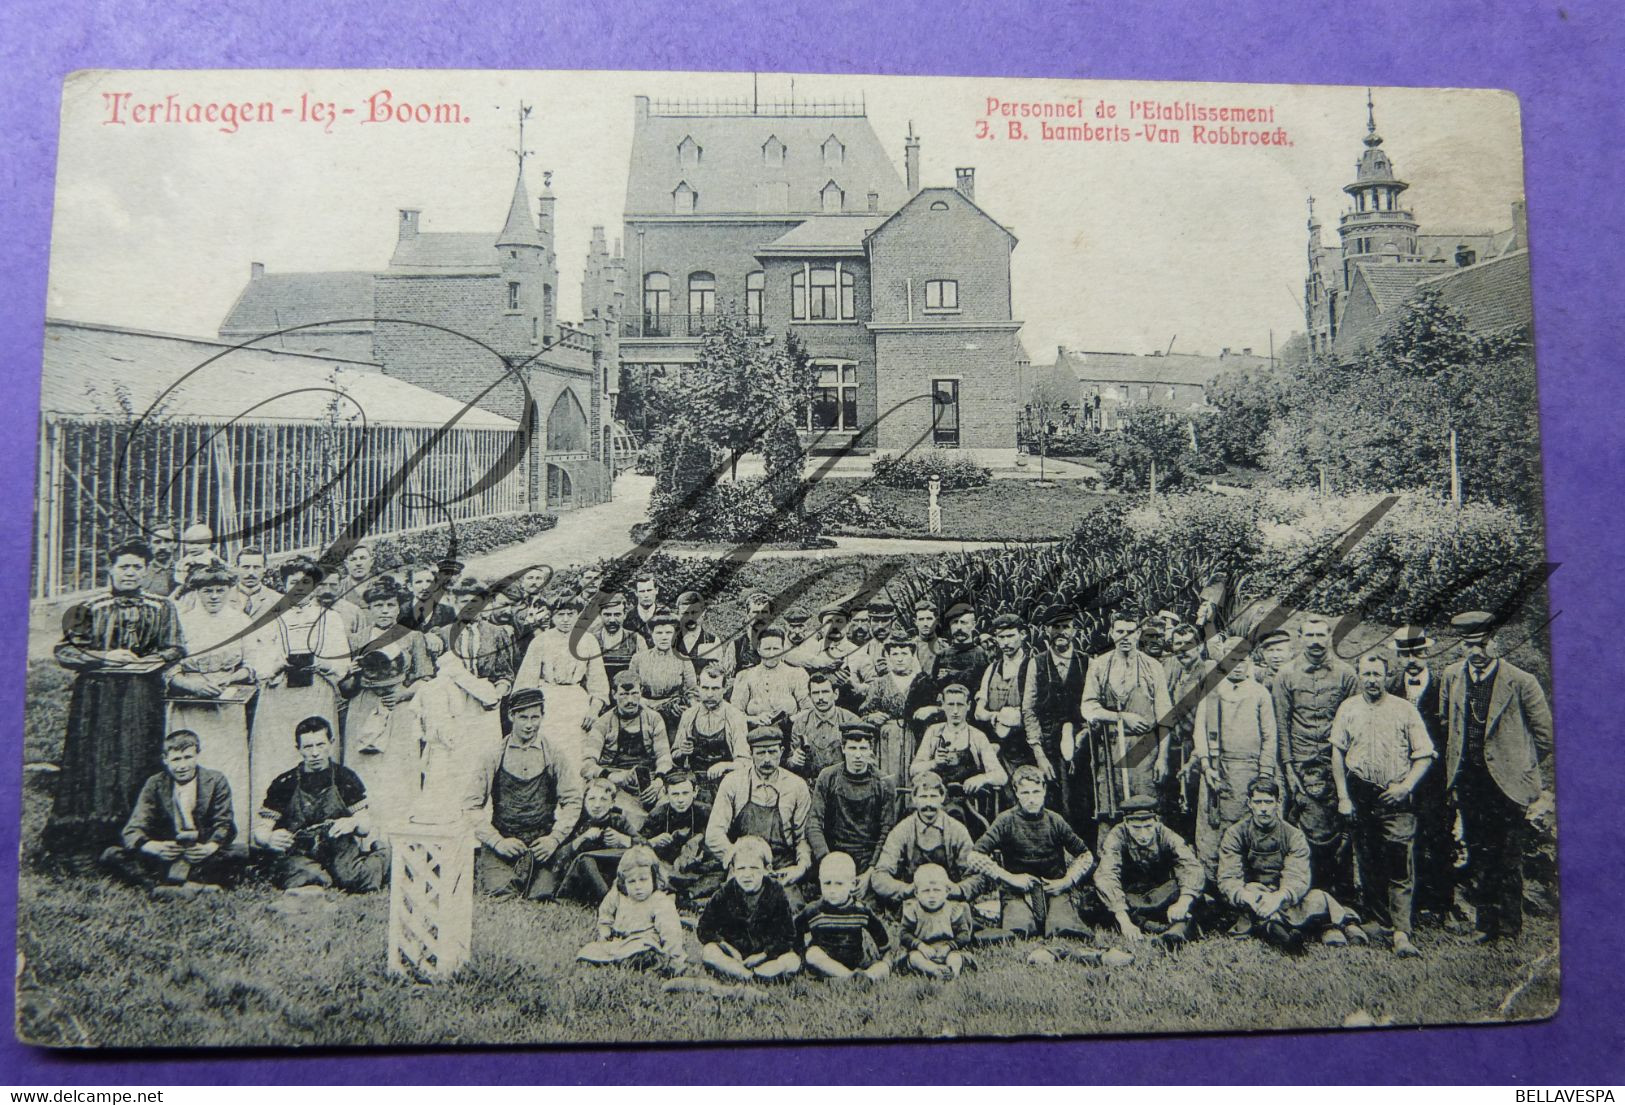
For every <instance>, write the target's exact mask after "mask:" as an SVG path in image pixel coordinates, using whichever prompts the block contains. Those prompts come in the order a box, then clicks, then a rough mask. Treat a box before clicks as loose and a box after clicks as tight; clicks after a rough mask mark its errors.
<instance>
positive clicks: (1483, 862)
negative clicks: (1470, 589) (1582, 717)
mask: <svg viewBox="0 0 1625 1105" xmlns="http://www.w3.org/2000/svg"><path fill="white" fill-rule="evenodd" d="M1450 624H1451V625H1452V626H1453V627H1454V628H1455V629H1456V631H1457V632H1459V633H1460V634H1461V645H1462V650H1463V652H1464V653H1465V656H1464V657H1463V659H1461V660H1458V661H1457V662H1456V663H1454V664H1451V665H1450V666H1449V667H1448V668H1446V669H1445V673H1444V686H1443V697H1444V702H1445V733H1446V738H1445V739H1446V747H1445V782H1446V785H1447V786H1449V787H1450V788H1451V789H1452V790H1454V791H1455V794H1456V804H1457V807H1458V808H1459V809H1460V810H1461V827H1462V835H1463V836H1465V837H1466V838H1467V860H1468V865H1469V868H1470V870H1471V872H1472V879H1473V899H1474V900H1473V905H1474V906H1475V908H1476V910H1477V913H1478V921H1477V927H1478V935H1477V936H1476V937H1475V939H1476V941H1477V942H1478V943H1489V942H1490V941H1492V940H1498V939H1515V938H1516V937H1517V936H1518V935H1519V934H1520V933H1521V932H1522V931H1523V847H1524V834H1525V831H1526V830H1525V828H1524V825H1525V819H1526V816H1527V814H1528V810H1529V807H1530V806H1531V805H1533V804H1534V802H1535V800H1536V799H1537V798H1539V797H1540V792H1541V776H1540V769H1539V762H1540V758H1541V757H1542V756H1543V755H1549V754H1550V753H1551V750H1552V711H1551V707H1550V706H1548V705H1547V703H1546V694H1545V692H1544V691H1542V690H1541V688H1540V683H1539V682H1537V681H1536V679H1535V677H1534V676H1533V675H1531V674H1529V673H1528V672H1526V671H1523V670H1522V669H1520V668H1517V667H1514V666H1513V665H1512V664H1510V663H1508V662H1507V661H1506V660H1504V659H1501V658H1500V656H1499V653H1498V650H1497V649H1496V647H1495V638H1494V632H1495V629H1496V624H1495V619H1494V616H1493V615H1491V614H1488V613H1485V612H1484V611H1482V610H1473V611H1469V612H1467V613H1465V614H1458V615H1456V616H1455V617H1454V618H1451V619H1450Z"/></svg>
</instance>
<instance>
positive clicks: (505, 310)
mask: <svg viewBox="0 0 1625 1105" xmlns="http://www.w3.org/2000/svg"><path fill="white" fill-rule="evenodd" d="M529 116H530V107H529V106H528V105H526V104H520V105H519V146H518V148H517V149H515V150H514V151H513V154H514V157H515V158H517V159H518V162H519V171H518V173H517V174H516V175H515V177H514V182H513V198H512V199H511V200H509V201H508V218H507V220H506V221H505V222H504V223H503V224H502V232H501V233H500V234H498V235H497V240H496V253H497V257H498V259H499V264H500V265H501V268H502V277H503V285H504V287H503V292H502V303H501V304H500V306H499V307H498V310H499V312H500V314H499V316H498V317H499V319H500V325H499V329H500V332H501V334H502V341H503V351H504V352H509V353H526V354H528V353H529V352H531V351H533V350H534V349H535V348H536V347H537V346H538V345H544V344H546V342H547V341H548V340H549V339H550V337H551V334H552V330H553V285H554V284H555V283H556V282H557V277H556V275H553V274H556V272H557V270H556V269H555V268H553V266H552V265H551V264H550V261H551V251H550V250H549V248H548V242H547V238H546V237H545V236H544V235H543V234H542V233H541V231H540V230H539V229H538V228H537V225H536V222H535V220H534V219H532V218H531V215H530V190H529V189H528V188H526V187H525V158H527V157H529V156H530V155H531V153H532V152H533V151H531V150H527V149H526V148H525V120H526V119H527V118H528V117H529Z"/></svg>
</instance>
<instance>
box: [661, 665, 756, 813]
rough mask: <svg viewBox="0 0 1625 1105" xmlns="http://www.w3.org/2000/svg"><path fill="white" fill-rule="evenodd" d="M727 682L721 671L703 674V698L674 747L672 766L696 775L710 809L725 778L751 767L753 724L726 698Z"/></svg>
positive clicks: (686, 716)
mask: <svg viewBox="0 0 1625 1105" xmlns="http://www.w3.org/2000/svg"><path fill="white" fill-rule="evenodd" d="M725 681H726V677H725V675H724V673H723V671H722V669H721V668H719V667H709V668H706V669H705V670H704V671H702V672H700V686H699V698H698V700H697V701H695V702H694V703H693V704H692V705H691V706H689V708H688V709H686V710H684V711H683V716H682V718H681V719H679V720H678V722H677V733H676V735H675V736H674V738H673V740H672V747H671V758H672V762H673V763H675V764H676V765H677V766H678V767H680V768H682V769H683V770H684V771H690V772H693V774H694V786H695V788H696V790H697V791H698V794H699V800H700V801H702V802H704V803H705V804H706V805H708V806H709V805H710V804H711V802H712V801H713V800H714V798H715V797H716V793H717V784H718V783H720V782H721V781H722V777H723V776H724V775H727V774H728V773H729V772H730V771H733V770H734V769H735V768H745V769H749V767H750V744H749V742H748V741H747V740H746V736H747V735H748V734H749V732H750V721H749V720H748V719H747V718H746V717H745V714H744V712H743V711H742V710H740V709H739V707H737V706H735V705H734V704H733V703H731V702H729V701H727V700H726V699H724V698H723V697H722V691H723V684H724V683H725Z"/></svg>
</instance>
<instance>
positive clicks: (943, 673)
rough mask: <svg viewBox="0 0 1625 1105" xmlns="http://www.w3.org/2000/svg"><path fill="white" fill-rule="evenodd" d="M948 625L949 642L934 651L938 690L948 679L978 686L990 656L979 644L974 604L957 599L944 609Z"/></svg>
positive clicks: (967, 685)
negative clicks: (938, 650)
mask: <svg viewBox="0 0 1625 1105" xmlns="http://www.w3.org/2000/svg"><path fill="white" fill-rule="evenodd" d="M942 620H943V623H944V624H945V625H946V626H947V627H948V643H947V645H946V646H945V647H944V648H943V649H942V650H941V651H940V652H938V653H937V673H936V676H937V693H938V694H941V693H942V688H944V687H946V686H947V685H948V684H950V683H958V684H960V685H962V686H966V687H980V686H981V685H982V672H983V671H985V670H986V669H987V665H988V663H989V661H991V660H992V657H991V656H990V655H989V654H988V651H987V650H986V649H985V648H983V647H982V644H981V641H980V640H979V639H978V637H977V633H976V608H975V607H974V606H972V605H971V604H970V603H968V602H956V603H954V605H952V606H950V607H948V609H947V610H946V611H945V612H944V613H943V617H942Z"/></svg>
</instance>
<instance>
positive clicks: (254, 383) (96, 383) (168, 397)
mask: <svg viewBox="0 0 1625 1105" xmlns="http://www.w3.org/2000/svg"><path fill="white" fill-rule="evenodd" d="M200 366H202V367H201V368H200ZM189 373H191V374H192V375H188V374H189ZM183 381H184V382H183ZM335 386H336V387H337V389H338V390H339V391H340V392H341V393H342V394H343V395H344V396H346V397H347V399H348V400H349V401H348V402H342V403H341V411H340V415H339V416H340V417H341V418H344V419H350V418H352V417H353V416H355V417H356V423H355V424H359V423H360V420H361V417H363V416H364V418H365V420H366V422H367V423H369V424H373V425H386V426H428V427H437V426H442V425H445V424H446V423H448V422H449V421H451V419H452V418H454V417H456V416H457V414H458V412H459V411H461V410H462V407H463V404H461V403H459V402H457V401H456V400H455V399H448V398H447V397H446V396H444V395H440V394H438V393H436V392H432V391H428V390H426V389H424V388H420V387H417V386H415V385H413V384H409V383H406V382H405V381H404V380H398V379H396V378H395V377H393V376H386V375H384V374H383V373H382V372H381V371H379V369H378V366H377V365H373V364H369V363H366V362H362V361H345V360H340V359H338V358H336V357H318V356H310V355H307V354H302V353H288V352H284V351H281V350H275V349H261V348H259V347H258V346H249V347H247V348H241V349H236V348H233V346H232V345H231V344H228V343H225V342H218V341H210V340H209V339H207V338H188V337H181V336H179V335H175V334H158V333H151V332H148V331H143V330H130V329H126V328H123V327H117V326H102V325H97V324H94V323H85V322H69V321H65V320H61V319H51V320H47V322H46V324H45V367H44V371H43V372H42V373H41V378H40V413H41V414H42V415H56V416H59V417H68V418H75V417H77V418H81V419H87V420H88V419H102V418H115V419H120V418H123V417H125V414H124V411H123V405H122V404H121V403H120V402H119V401H118V397H119V395H121V394H122V395H123V396H125V397H126V398H127V399H128V401H129V406H130V410H131V411H133V412H134V414H135V415H136V416H137V417H139V416H141V415H144V414H146V412H148V411H149V410H151V409H152V408H153V404H154V403H158V404H159V406H158V408H157V411H156V412H155V415H154V416H155V417H157V418H160V419H164V420H178V421H186V422H209V423H223V422H228V421H233V420H235V421H238V422H247V423H265V422H314V421H320V420H322V419H325V418H327V417H328V404H329V403H330V402H331V401H332V399H333V388H334V387H335ZM170 389H173V390H170ZM166 392H167V394H166ZM456 428H458V429H468V430H514V429H517V428H518V426H517V424H516V423H514V422H512V421H511V420H509V419H506V418H503V417H501V416H499V415H495V414H492V413H491V412H489V411H486V410H481V409H480V408H478V407H476V408H473V409H472V410H470V411H469V412H468V413H467V414H465V415H463V416H462V417H461V418H460V419H458V422H457V426H456Z"/></svg>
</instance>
